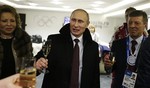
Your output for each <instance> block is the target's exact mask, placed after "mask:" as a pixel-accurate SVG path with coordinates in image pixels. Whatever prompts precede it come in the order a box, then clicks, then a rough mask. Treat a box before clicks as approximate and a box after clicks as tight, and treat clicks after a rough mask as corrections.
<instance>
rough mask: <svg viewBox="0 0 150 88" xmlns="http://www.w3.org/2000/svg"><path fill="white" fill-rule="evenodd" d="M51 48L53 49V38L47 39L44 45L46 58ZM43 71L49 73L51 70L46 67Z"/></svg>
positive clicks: (43, 49)
mask: <svg viewBox="0 0 150 88" xmlns="http://www.w3.org/2000/svg"><path fill="white" fill-rule="evenodd" d="M50 50H51V39H48V40H47V41H44V42H43V45H42V51H43V55H44V57H45V58H47V56H48V54H49V52H50ZM42 73H49V70H48V69H44V70H42Z"/></svg>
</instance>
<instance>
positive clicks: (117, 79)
mask: <svg viewBox="0 0 150 88" xmlns="http://www.w3.org/2000/svg"><path fill="white" fill-rule="evenodd" d="M147 22H148V19H147V14H146V13H145V12H144V11H141V10H136V11H133V12H131V13H130V14H129V18H128V21H127V24H128V31H129V36H128V37H126V38H123V39H120V40H116V41H114V42H113V44H112V48H111V51H112V52H113V55H114V57H115V63H114V64H113V66H112V63H111V61H110V60H109V55H106V56H105V58H104V63H105V66H106V67H112V73H113V77H112V85H111V88H123V86H122V84H133V85H135V82H134V81H133V80H132V79H130V78H131V77H130V78H125V77H127V76H126V75H127V74H128V73H130V74H137V65H138V61H139V60H138V58H137V57H138V53H139V52H140V46H141V44H142V42H143V41H144V40H145V37H144V36H143V32H144V29H145V28H146V26H147ZM132 40H134V41H136V44H135V50H134V51H133V49H132V46H133V43H131V42H132ZM128 76H131V75H128ZM123 78H124V79H123ZM126 79H129V80H132V83H129V81H126ZM124 81H126V82H127V83H126V82H124ZM131 86H132V85H131ZM127 88H128V87H127ZM133 88H134V87H133Z"/></svg>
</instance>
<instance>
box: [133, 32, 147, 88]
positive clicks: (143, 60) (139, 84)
mask: <svg viewBox="0 0 150 88" xmlns="http://www.w3.org/2000/svg"><path fill="white" fill-rule="evenodd" d="M141 51H142V52H140V53H139V57H138V58H139V60H140V61H139V64H138V71H137V74H138V76H137V81H136V87H135V88H150V35H149V36H148V38H147V39H146V40H145V41H144V43H143V44H142V46H141Z"/></svg>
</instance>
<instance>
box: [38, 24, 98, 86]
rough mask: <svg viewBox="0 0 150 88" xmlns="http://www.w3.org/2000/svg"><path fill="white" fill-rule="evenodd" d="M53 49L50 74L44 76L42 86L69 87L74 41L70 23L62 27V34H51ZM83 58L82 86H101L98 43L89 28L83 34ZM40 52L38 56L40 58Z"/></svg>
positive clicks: (49, 67)
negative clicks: (93, 39) (93, 38)
mask: <svg viewBox="0 0 150 88" xmlns="http://www.w3.org/2000/svg"><path fill="white" fill-rule="evenodd" d="M49 38H50V39H52V45H51V51H50V53H49V55H48V70H49V71H50V72H49V73H48V74H46V75H45V76H44V79H43V84H42V88H69V85H70V76H71V63H72V57H73V41H72V38H71V35H70V24H67V25H65V26H64V27H62V28H61V30H60V34H55V35H50V36H48V39H49ZM83 47H84V48H83V58H82V65H83V66H82V73H81V87H80V88H100V80H99V54H98V44H97V43H96V42H94V41H92V38H91V35H90V32H89V30H88V29H86V30H85V32H84V34H83ZM41 56H42V53H41V52H39V53H38V54H37V55H36V58H40V57H41Z"/></svg>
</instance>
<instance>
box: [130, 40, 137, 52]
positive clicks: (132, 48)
mask: <svg viewBox="0 0 150 88" xmlns="http://www.w3.org/2000/svg"><path fill="white" fill-rule="evenodd" d="M131 43H132V46H131V50H132V54H134V51H135V45H136V44H137V42H136V41H135V40H132V41H131Z"/></svg>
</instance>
